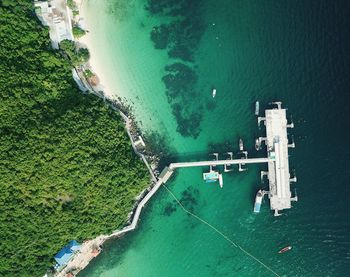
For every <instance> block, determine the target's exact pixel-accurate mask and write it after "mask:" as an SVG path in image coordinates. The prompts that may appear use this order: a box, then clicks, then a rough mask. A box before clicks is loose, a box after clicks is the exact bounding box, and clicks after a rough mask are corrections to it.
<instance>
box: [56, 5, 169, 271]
mask: <svg viewBox="0 0 350 277" xmlns="http://www.w3.org/2000/svg"><path fill="white" fill-rule="evenodd" d="M74 2H75V3H76V5H77V8H78V11H79V14H78V15H77V16H76V17H78V20H77V22H78V24H79V25H80V26H81V27H82V28H83V29H85V27H86V26H85V16H84V11H83V8H82V5H83V3H84V0H74ZM67 9H68V7H67ZM70 14H71V16H72V12H70ZM71 21H72V20H71ZM75 42H76V43H77V44H79V45H81V46H84V47H86V48H87V49H88V50H89V52H90V59H89V61H88V63H87V64H86V65H84V68H88V69H90V70H91V71H92V72H93V73H94V75H95V76H96V77H97V79H98V80H99V81H98V83H97V84H95V85H92V84H91V82H89V80H87V78H86V77H84V75H83V74H82V71H81V70H79V69H77V68H73V69H72V71H73V72H75V73H76V74H77V77H78V78H79V79H80V80H79V81H81V83H82V84H83V85H84V86H85V87H86V90H85V91H84V90H82V92H83V93H93V94H94V95H96V96H97V97H100V98H102V99H103V100H104V101H105V103H106V105H108V106H109V107H110V108H112V109H114V110H115V111H116V112H118V113H119V114H120V116H121V118H122V119H123V121H124V124H125V130H126V131H127V134H128V136H129V139H130V142H131V145H132V148H133V150H134V153H135V154H136V155H137V156H138V157H139V158H140V159H141V160H142V161H143V162H144V164H145V165H146V167H147V169H148V171H149V173H150V177H151V184H150V186H149V187H148V188H147V189H145V190H144V191H142V192H141V193H140V194H139V196H138V197H137V198H136V199H135V203H134V206H133V209H132V211H130V213H129V214H128V216H127V220H126V222H125V225H124V227H123V228H122V229H118V230H115V231H113V232H112V233H111V234H109V235H104V234H101V235H99V236H98V237H96V238H94V239H91V240H88V241H85V242H84V243H83V244H82V247H81V249H80V251H79V252H77V253H75V255H74V256H73V258H72V259H71V260H70V261H69V262H68V263H67V265H66V266H65V267H64V268H63V269H62V270H60V271H59V272H56V273H55V274H54V276H57V277H64V276H66V275H67V274H69V273H72V274H73V275H74V276H75V275H77V274H78V273H79V272H80V271H81V270H83V269H84V268H85V267H86V266H88V264H89V263H90V262H91V260H92V259H94V258H95V257H96V256H98V254H99V252H98V253H96V251H95V250H96V249H98V251H100V250H101V247H102V245H103V243H104V242H106V241H107V240H109V239H111V238H117V237H121V236H123V235H124V234H126V233H127V232H130V231H132V230H134V229H136V227H137V224H138V221H139V218H140V215H141V212H142V209H143V207H144V206H145V205H146V204H147V202H148V201H149V200H150V199H151V198H152V196H153V195H154V194H155V193H156V192H157V191H158V189H159V188H160V187H161V185H162V184H163V180H162V178H158V176H159V171H158V161H159V157H157V156H156V155H155V153H149V152H147V151H146V150H145V148H141V149H140V148H139V147H138V143H139V142H140V140H141V141H142V138H141V136H140V135H141V132H140V130H139V128H138V127H137V124H136V122H135V121H134V117H133V114H132V111H131V108H130V107H128V106H127V105H125V104H124V103H123V102H122V100H121V98H119V97H118V96H116V94H114V93H112V92H113V91H114V89H113V86H112V85H111V84H110V83H109V82H108V80H107V79H108V78H105V77H104V76H106V75H105V74H104V72H103V66H102V65H101V64H100V63H99V62H98V60H99V59H98V58H97V56H96V55H95V53H97V52H98V49H95V48H94V47H93V44H92V42H91V37H90V34H89V32H88V30H87V32H86V34H85V35H84V36H83V37H81V38H79V39H76V40H75ZM73 75H74V73H73ZM142 143H143V141H142Z"/></svg>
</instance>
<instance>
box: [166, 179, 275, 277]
mask: <svg viewBox="0 0 350 277" xmlns="http://www.w3.org/2000/svg"><path fill="white" fill-rule="evenodd" d="M163 186H164V187H165V188H166V190H167V191H168V192H169V194H170V195H171V196H172V197H173V198H174V199H175V201H176V202H177V203H178V204H179V206H180V207H181V208H182V209H183V210H184V211H185V212H186V213H188V214H189V215H191V216H193V217H195V218H196V219H198V220H199V221H200V222H202V223H204V224H205V225H207V226H209V227H210V228H211V229H213V230H214V231H215V232H217V233H218V234H219V235H221V236H222V237H223V238H224V239H225V240H227V241H228V242H229V243H231V244H232V245H233V246H234V247H236V248H238V249H239V250H241V251H242V252H243V253H245V254H246V255H247V256H249V257H251V258H252V259H253V260H255V261H257V262H258V263H259V264H261V265H262V266H263V267H265V268H266V269H267V270H268V271H270V272H271V273H273V274H274V275H275V276H278V277H281V275H279V274H278V273H277V272H275V271H274V270H273V269H272V268H271V267H269V266H268V265H266V264H264V263H263V262H262V261H260V260H259V259H258V258H256V257H254V256H253V255H252V254H250V253H249V252H248V251H246V250H244V249H243V248H242V247H241V246H239V245H238V244H237V243H235V242H234V241H233V240H231V239H230V238H229V237H228V236H226V235H225V234H224V233H222V232H221V231H220V230H218V229H217V228H215V227H214V226H213V225H211V224H210V223H209V222H207V221H205V220H204V219H202V218H200V217H199V216H197V215H195V214H194V213H191V212H190V211H189V210H187V209H186V208H185V207H184V206H183V205H182V204H181V202H180V200H179V199H177V198H176V196H175V195H174V194H173V193H172V192H171V190H170V189H169V188H168V187H167V186H166V185H165V184H163Z"/></svg>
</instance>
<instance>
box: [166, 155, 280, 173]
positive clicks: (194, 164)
mask: <svg viewBox="0 0 350 277" xmlns="http://www.w3.org/2000/svg"><path fill="white" fill-rule="evenodd" d="M269 161H272V162H273V161H274V158H252V159H234V160H217V161H215V160H214V161H201V162H183V163H171V164H170V165H169V169H170V170H174V169H176V168H182V167H198V166H217V165H233V164H237V165H238V164H257V163H267V162H269Z"/></svg>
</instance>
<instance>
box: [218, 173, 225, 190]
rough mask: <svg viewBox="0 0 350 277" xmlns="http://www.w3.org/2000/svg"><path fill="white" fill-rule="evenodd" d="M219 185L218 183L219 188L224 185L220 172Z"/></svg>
mask: <svg viewBox="0 0 350 277" xmlns="http://www.w3.org/2000/svg"><path fill="white" fill-rule="evenodd" d="M219 185H220V188H222V187H223V186H224V182H223V180H222V174H219Z"/></svg>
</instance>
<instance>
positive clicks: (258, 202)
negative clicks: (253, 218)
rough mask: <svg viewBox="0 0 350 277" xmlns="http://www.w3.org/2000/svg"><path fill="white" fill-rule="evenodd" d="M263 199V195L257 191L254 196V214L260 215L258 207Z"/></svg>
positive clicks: (260, 191)
mask: <svg viewBox="0 0 350 277" xmlns="http://www.w3.org/2000/svg"><path fill="white" fill-rule="evenodd" d="M263 197H264V193H263V191H262V190H261V189H259V190H258V192H257V193H256V196H255V204H254V213H260V207H261V202H262V199H263Z"/></svg>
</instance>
